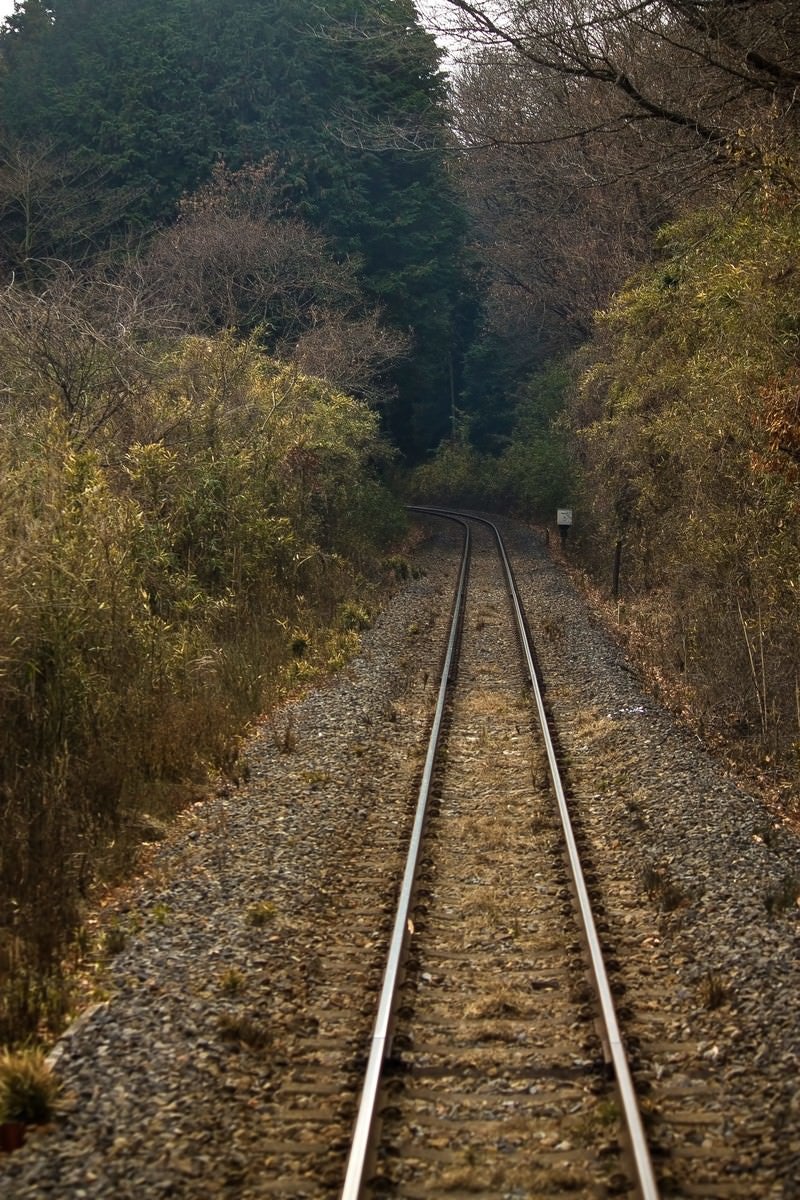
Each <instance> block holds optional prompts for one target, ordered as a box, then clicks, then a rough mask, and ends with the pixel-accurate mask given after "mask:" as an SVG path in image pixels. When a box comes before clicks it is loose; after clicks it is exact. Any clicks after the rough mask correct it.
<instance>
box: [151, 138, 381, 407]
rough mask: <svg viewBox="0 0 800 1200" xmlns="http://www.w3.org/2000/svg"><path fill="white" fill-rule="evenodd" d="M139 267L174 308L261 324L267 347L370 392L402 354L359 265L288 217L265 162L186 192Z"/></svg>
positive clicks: (206, 320) (215, 323) (238, 324)
mask: <svg viewBox="0 0 800 1200" xmlns="http://www.w3.org/2000/svg"><path fill="white" fill-rule="evenodd" d="M142 269H143V271H144V273H145V275H146V276H147V278H148V279H149V280H150V282H151V286H152V287H153V288H154V289H156V290H160V291H161V293H162V296H163V298H164V300H165V302H166V303H167V304H168V305H169V306H170V307H171V308H172V309H173V311H175V312H177V313H179V314H181V317H182V320H183V322H184V325H185V327H186V328H187V329H188V330H191V331H193V332H203V333H209V332H214V331H216V330H219V329H224V328H234V329H237V330H242V331H250V330H253V329H256V328H258V329H259V330H260V331H261V334H262V337H263V338H264V341H265V344H266V345H267V346H268V347H269V348H270V349H271V350H272V351H274V352H275V353H276V354H278V355H279V356H280V357H282V358H284V359H286V360H287V361H295V362H296V363H297V364H298V365H299V366H300V367H301V369H302V370H303V371H305V372H307V373H314V374H319V375H321V376H323V377H324V378H325V379H327V380H328V381H329V382H330V383H332V384H334V385H335V386H337V387H340V388H342V389H346V390H350V391H354V392H358V393H359V394H362V395H369V396H371V397H373V398H377V397H378V396H380V395H384V392H383V391H382V384H381V379H382V376H384V375H385V373H386V372H387V370H388V368H389V366H390V365H391V364H392V363H394V362H396V361H397V359H398V358H399V357H402V355H403V353H404V352H405V340H404V338H403V337H402V335H400V334H397V333H394V332H392V331H390V330H389V329H387V328H384V327H383V325H382V323H381V320H380V314H379V313H378V312H377V311H376V310H374V309H372V308H371V307H370V306H369V305H367V304H366V303H365V300H364V297H363V294H362V291H361V287H360V284H359V280H358V273H357V264H355V263H353V262H351V261H349V260H345V261H337V259H335V258H334V256H333V255H332V253H331V250H330V247H329V244H328V242H327V241H326V239H325V238H324V237H323V236H322V235H321V234H319V233H316V232H315V231H314V230H312V229H311V228H310V227H309V226H307V225H305V224H304V223H303V222H302V221H300V220H298V219H297V218H296V217H294V216H291V215H289V214H288V213H287V212H286V211H285V210H284V208H283V206H282V204H281V201H280V193H279V188H278V183H277V180H276V176H275V173H274V170H273V167H272V164H271V163H270V162H268V161H267V162H263V163H260V164H258V165H254V166H249V167H245V168H242V169H241V170H239V171H230V170H228V169H227V168H226V167H225V166H224V164H219V165H218V167H217V168H216V170H215V172H214V175H213V178H212V179H211V180H210V182H209V183H208V184H207V185H206V186H205V187H203V188H201V189H200V190H199V191H198V192H196V193H195V194H194V195H192V196H188V197H186V198H185V199H184V201H183V202H182V204H181V206H180V213H179V217H178V220H177V222H176V224H175V225H174V226H173V227H171V228H170V229H167V230H165V231H164V232H163V233H161V234H160V235H159V236H158V237H157V238H156V239H155V240H154V242H153V243H152V245H151V247H150V249H149V251H148V252H147V254H146V255H145V258H144V261H143V266H142Z"/></svg>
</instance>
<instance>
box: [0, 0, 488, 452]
mask: <svg viewBox="0 0 800 1200" xmlns="http://www.w3.org/2000/svg"><path fill="white" fill-rule="evenodd" d="M0 53H1V54H2V64H3V71H2V78H1V79H0V125H1V127H2V136H3V140H4V142H5V146H6V153H5V155H4V158H5V160H6V162H7V163H13V161H14V155H16V156H17V158H18V157H19V148H20V147H21V146H25V147H36V153H37V154H38V155H39V156H40V157H41V154H42V150H41V148H42V147H43V146H46V147H47V148H48V156H47V161H48V163H50V162H55V161H57V162H58V163H59V164H60V170H61V172H62V174H63V173H64V172H67V173H68V174H71V175H72V176H74V177H77V178H80V179H83V180H87V181H90V187H91V190H92V192H93V194H94V195H96V196H97V197H98V220H97V222H96V223H95V222H93V221H92V217H91V214H86V218H87V219H86V221H85V224H84V226H83V228H84V231H85V234H86V240H87V242H88V243H89V244H90V246H91V248H92V249H97V248H99V246H98V245H96V244H95V243H102V242H103V241H107V239H108V234H109V232H110V230H109V222H108V219H107V216H106V217H105V218H104V219H103V220H100V219H99V209H101V208H103V206H104V205H105V207H104V212H106V213H107V209H108V203H107V202H108V201H109V200H110V201H111V208H112V209H113V211H114V214H115V221H114V229H113V232H114V234H115V235H116V236H117V237H119V236H120V235H123V234H128V235H130V234H131V233H132V232H134V231H139V232H140V233H142V234H147V233H149V231H150V230H151V229H152V228H153V227H157V226H161V225H165V224H168V223H170V222H171V221H172V220H174V218H175V215H176V210H177V205H178V202H179V200H180V198H181V196H182V195H184V194H186V193H190V192H193V191H195V190H196V189H197V187H198V186H200V185H202V184H204V183H205V182H206V181H207V180H208V179H209V177H210V174H211V172H212V170H213V168H214V165H215V164H216V163H219V162H220V161H224V162H225V163H226V165H227V166H228V167H230V168H232V169H237V168H239V167H241V166H243V165H245V164H254V163H259V162H261V161H262V160H264V159H265V158H270V159H271V160H272V161H273V162H274V164H275V167H276V169H277V172H278V175H279V188H280V193H281V198H282V200H283V202H284V203H285V204H287V205H288V206H290V207H291V210H292V213H293V215H294V216H295V217H297V218H299V219H301V220H303V221H305V222H307V223H308V224H310V225H311V226H312V227H314V228H316V229H317V230H319V231H320V232H322V233H323V234H325V236H326V237H327V238H328V240H329V243H330V246H331V249H332V252H333V253H334V254H335V255H336V256H337V257H338V259H339V260H340V261H343V260H350V261H351V262H352V263H353V264H354V265H355V266H356V267H357V269H358V271H359V272H360V276H361V280H362V283H363V287H364V290H365V293H366V295H367V297H368V298H369V300H370V301H371V302H372V303H373V304H377V305H379V306H380V307H381V308H382V309H383V311H384V313H385V316H386V319H387V320H388V322H389V323H390V324H391V325H392V326H394V327H395V328H396V329H398V330H402V331H403V332H404V333H406V334H408V335H409V337H410V340H411V347H412V353H411V356H410V359H409V361H408V363H407V365H406V367H405V368H404V370H403V372H402V373H401V374H398V375H396V376H395V377H394V379H393V380H390V381H389V382H390V383H392V384H393V385H394V387H395V390H396V399H395V401H394V404H393V405H392V406H391V407H390V409H389V413H388V422H389V425H390V428H391V430H392V432H393V434H394V436H395V438H396V439H397V440H398V442H399V443H400V444H401V445H402V447H403V448H404V449H405V450H407V451H409V452H412V453H414V452H419V450H420V449H423V448H425V447H426V446H428V445H432V444H435V442H436V441H437V440H438V437H439V436H440V435H441V432H442V427H443V423H444V422H445V421H446V419H447V412H448V411H449V387H450V385H449V375H450V365H451V364H450V344H451V342H452V340H453V337H454V334H455V329H456V326H457V324H458V321H459V319H460V317H459V314H460V312H461V309H462V307H463V301H462V297H463V293H464V290H465V281H464V270H463V265H462V246H463V240H464V229H465V222H464V217H463V213H462V208H461V205H460V202H459V199H458V197H457V193H456V190H455V187H454V185H453V183H452V181H451V179H450V177H449V172H448V169H447V167H446V156H445V154H444V150H445V146H446V142H447V139H448V136H449V135H448V132H447V118H446V108H445V88H444V81H443V78H442V76H441V75H440V73H439V71H438V63H439V51H438V49H437V47H436V44H435V42H434V40H433V38H432V37H431V35H430V34H428V33H426V32H425V31H424V30H423V29H422V27H421V26H420V24H419V21H418V19H417V16H416V12H415V9H414V6H413V4H412V3H411V0H379V2H377V3H376V2H375V0H372V2H368V0H332V2H330V3H326V4H325V5H322V4H308V3H304V2H302V0H227V2H225V3H222V2H220V0H166V2H165V0H51V2H50V3H47V4H45V3H42V0H23V3H21V4H20V5H19V6H18V10H17V12H16V14H15V15H14V16H13V17H12V18H11V19H10V20H9V21H8V23H7V25H6V28H5V31H4V33H3V34H2V40H1V41H0ZM52 173H53V170H52V168H50V174H51V175H52ZM48 186H49V191H48V188H45V192H46V193H47V194H48V195H49V194H50V193H52V191H53V186H52V184H50V185H48ZM17 190H19V188H17ZM39 207H40V208H41V207H42V205H41V204H39ZM44 207H45V208H47V207H48V205H47V204H45V205H44ZM14 222H15V223H16V225H17V226H18V227H19V226H21V227H22V228H21V230H20V229H18V231H17V234H16V236H15V237H13V238H11V237H7V238H6V239H5V252H6V256H7V259H8V260H9V261H8V265H9V266H10V267H16V266H18V263H16V262H14V261H10V260H11V257H12V255H13V254H16V255H17V256H18V257H19V256H21V255H22V256H27V257H28V258H30V257H42V256H48V255H53V254H55V255H63V256H64V257H71V256H74V254H75V250H76V247H75V244H74V243H75V238H74V230H71V231H70V232H71V240H67V238H66V234H65V232H64V231H63V230H62V228H61V226H60V225H59V226H57V227H55V228H54V227H53V223H52V222H50V223H49V225H48V224H47V223H46V222H44V223H39V225H36V226H34V225H33V224H32V223H31V220H30V216H29V209H26V208H25V207H24V206H19V205H17V206H16V209H15V213H14ZM62 224H63V222H62ZM87 248H88V247H87Z"/></svg>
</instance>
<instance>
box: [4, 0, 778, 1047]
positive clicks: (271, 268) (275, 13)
mask: <svg viewBox="0 0 800 1200" xmlns="http://www.w3.org/2000/svg"><path fill="white" fill-rule="evenodd" d="M419 10H420V11H418V10H417V7H415V5H414V4H413V3H412V2H411V0H326V2H325V3H309V0H226V3H224V4H222V3H220V2H219V0H159V2H158V3H156V2H155V0H49V2H44V0H17V3H16V4H15V11H14V13H13V15H12V16H10V17H9V18H8V19H7V20H6V22H5V24H4V25H3V26H2V29H0V272H2V290H0V372H2V374H1V375H0V393H1V394H2V404H1V406H0V462H1V463H2V468H1V469H0V492H1V493H2V503H0V555H1V556H2V564H3V565H2V572H1V573H0V657H1V658H2V671H0V730H1V731H0V738H2V752H1V753H0V797H1V798H2V809H3V817H4V821H3V831H4V832H3V838H2V841H1V842H0V981H2V982H1V983H0V1040H3V1039H4V1038H8V1037H11V1036H18V1035H19V1031H20V1030H22V1031H29V1030H31V1029H35V1028H36V1027H37V1026H38V1025H40V1024H41V1023H42V1022H43V1021H44V1022H45V1023H47V1022H49V1023H50V1024H52V1025H55V1024H57V1023H58V1020H59V1017H60V1013H61V1012H62V1011H63V1009H64V1008H65V1006H66V1005H67V1004H68V997H67V996H66V995H65V992H64V988H63V986H62V979H63V970H64V963H65V961H67V960H68V959H69V957H70V956H75V955H79V954H80V953H81V921H82V913H83V911H84V907H85V903H86V898H87V896H88V895H89V894H90V893H91V890H92V888H93V887H94V886H95V885H96V883H97V881H98V880H101V879H104V878H109V877H113V876H114V874H115V873H117V872H119V871H120V870H122V869H124V867H125V864H126V863H127V862H128V861H129V857H130V854H131V852H132V849H131V848H132V847H133V846H135V844H136V842H137V840H141V839H145V840H147V838H148V837H152V836H155V832H154V831H157V829H158V827H159V826H160V824H161V822H162V821H163V820H164V819H165V818H166V817H167V816H168V815H169V813H170V812H172V811H174V808H175V807H176V806H178V805H180V804H181V803H184V802H185V801H186V799H187V798H190V797H191V796H192V795H194V794H195V792H196V790H197V788H198V787H200V786H201V781H202V779H203V777H204V774H205V773H206V772H207V771H208V770H209V769H211V770H215V771H221V772H223V773H224V772H228V773H234V774H235V770H236V747H237V744H238V740H239V739H240V737H241V736H242V734H243V731H244V730H246V728H247V725H248V722H250V721H252V720H253V719H254V718H255V716H256V715H257V714H259V713H261V712H263V711H264V710H265V708H267V707H268V705H269V703H270V702H271V701H273V700H274V698H275V697H276V696H277V695H279V694H280V693H281V691H282V690H283V691H284V692H285V690H286V689H290V688H292V687H295V686H297V685H298V684H299V683H301V682H304V681H306V680H308V679H311V678H313V677H314V674H315V672H318V671H324V670H327V669H331V668H332V667H335V666H336V665H337V664H339V663H340V662H342V661H344V659H345V657H346V655H347V654H348V653H349V652H351V650H352V648H353V646H354V645H355V644H356V641H357V635H358V631H359V630H360V629H362V628H364V627H365V625H367V624H368V623H369V621H370V620H371V611H370V606H371V605H372V604H375V605H377V604H378V603H379V595H380V590H381V588H382V587H386V586H390V585H391V583H392V581H393V580H396V579H397V578H398V577H402V576H404V575H405V574H406V573H407V571H408V569H409V567H408V563H407V562H406V560H405V559H404V558H403V557H402V555H401V554H400V553H399V552H398V546H399V545H400V543H401V541H402V538H403V535H404V530H405V518H404V516H403V508H402V501H403V500H404V499H408V498H414V499H425V500H430V501H445V500H446V501H455V502H458V503H461V504H468V505H473V506H478V507H480V508H483V509H491V510H494V511H499V512H508V513H514V514H516V515H518V516H520V517H522V518H524V519H526V520H528V521H531V522H534V523H537V524H540V525H543V526H544V525H547V524H548V523H552V520H553V517H554V513H555V509H556V507H558V506H563V505H569V506H571V507H572V508H573V511H574V513H575V526H574V530H573V533H572V535H571V537H570V541H569V545H568V548H567V556H568V559H569V562H570V564H571V568H572V569H574V570H575V571H577V572H581V573H582V575H583V576H584V577H585V578H586V580H587V581H588V586H594V587H595V588H596V589H598V591H599V592H600V593H602V594H604V595H606V596H607V595H608V593H609V589H610V587H611V568H612V562H613V561H614V558H615V556H616V557H617V560H618V561H620V562H621V573H620V582H619V586H618V587H615V588H614V592H615V594H614V596H613V598H612V599H611V601H610V602H609V611H612V612H613V614H614V617H615V619H616V620H617V621H618V623H619V629H620V633H621V636H623V637H625V638H626V639H627V641H628V644H629V645H630V646H631V647H632V649H633V650H634V651H635V653H636V654H637V655H638V657H639V660H640V662H641V663H642V664H643V666H644V668H645V669H646V670H647V672H648V674H649V676H650V678H651V680H652V681H653V682H654V685H656V686H658V687H660V688H661V689H662V692H663V694H664V695H665V696H667V697H668V698H669V700H670V702H671V703H673V704H674V705H676V706H677V707H679V708H681V709H682V710H683V711H684V712H685V713H686V714H689V715H690V716H691V719H692V720H693V722H694V724H695V726H696V727H697V728H698V729H700V731H701V732H703V734H704V735H705V736H707V737H709V738H710V739H712V740H719V739H721V740H722V741H723V743H724V745H725V746H727V747H728V753H730V754H736V755H737V756H738V757H739V758H740V759H741V761H743V762H746V763H748V764H749V765H750V768H751V769H752V770H755V771H757V772H758V773H759V774H760V775H761V777H762V778H769V779H770V780H773V781H776V783H777V784H779V785H780V786H783V787H784V788H785V790H786V793H787V795H789V794H790V793H791V789H792V787H793V785H794V784H796V781H797V778H798V774H800V665H798V664H800V522H798V515H800V278H798V268H799V267H800V262H799V261H798V249H799V248H800V229H799V227H798V203H799V202H800V146H799V145H798V134H799V133H800V106H798V100H797V94H798V85H799V84H800V14H798V12H797V10H796V6H795V4H794V3H792V2H791V0H658V2H656V0H639V2H638V3H633V2H632V0H600V2H598V3H588V2H587V3H583V2H581V0H558V2H557V3H553V2H552V0H503V2H497V3H489V2H487V3H470V2H468V0H437V2H436V3H427V4H420V6H419ZM437 34H438V35H439V39H440V40H439V41H438V42H437V40H436V37H435V35H437ZM443 46H446V47H447V53H446V56H445V51H444V50H443ZM54 863H57V864H59V867H58V870H57V871H54V870H53V864H54ZM54 913H57V914H58V920H55V919H54V916H53V914H54Z"/></svg>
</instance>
